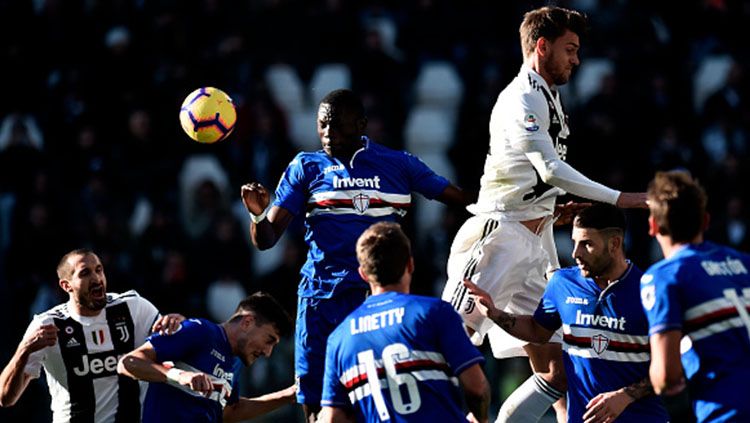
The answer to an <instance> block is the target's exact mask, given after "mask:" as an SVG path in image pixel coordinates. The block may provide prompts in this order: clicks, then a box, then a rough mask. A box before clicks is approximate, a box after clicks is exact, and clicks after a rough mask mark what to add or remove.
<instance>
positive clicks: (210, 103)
mask: <svg viewBox="0 0 750 423" xmlns="http://www.w3.org/2000/svg"><path fill="white" fill-rule="evenodd" d="M236 122H237V111H236V110H235V109H234V102H233V101H232V99H231V98H230V97H229V96H228V95H227V93H225V92H224V91H222V90H220V89H218V88H214V87H203V88H198V89H197V90H195V91H193V92H192V93H190V94H189V95H188V96H187V98H185V101H184V102H183V103H182V108H181V109H180V123H181V124H182V129H183V130H184V131H185V133H186V134H188V136H189V137H190V138H192V139H194V140H195V141H198V142H200V143H204V144H212V143H215V142H217V141H221V140H223V139H224V138H226V137H228V136H229V134H231V133H232V130H233V129H234V124H235V123H236Z"/></svg>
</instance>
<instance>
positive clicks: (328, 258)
mask: <svg viewBox="0 0 750 423" xmlns="http://www.w3.org/2000/svg"><path fill="white" fill-rule="evenodd" d="M363 142H364V147H363V148H362V149H360V150H359V151H357V152H356V153H355V154H354V156H353V157H352V159H351V160H350V161H349V162H343V161H341V160H339V159H337V158H334V157H330V156H328V155H327V154H326V153H325V152H324V151H323V150H319V151H316V152H312V153H307V152H305V153H299V154H298V155H297V156H296V157H295V158H294V160H292V162H291V163H289V166H288V167H287V169H286V171H285V172H284V175H283V176H282V177H281V181H279V186H278V187H277V188H276V199H275V200H274V202H273V205H274V206H278V207H282V208H284V209H286V210H287V211H289V212H290V213H291V214H293V215H295V216H297V215H300V214H302V213H304V215H305V227H306V234H305V241H306V242H307V245H308V246H309V251H308V253H307V262H306V263H305V264H304V266H303V267H302V270H301V273H302V275H303V276H305V277H306V278H305V281H303V283H302V284H301V285H300V288H299V295H300V296H302V297H317V298H329V297H331V295H333V291H334V290H341V289H346V288H348V287H351V286H357V287H359V288H363V289H365V288H367V285H366V284H365V283H364V281H362V279H361V278H360V276H359V274H358V273H357V267H358V264H357V257H356V253H355V245H356V243H357V238H359V236H360V235H361V234H362V232H364V231H365V229H367V228H368V227H370V225H372V224H373V223H375V222H379V221H394V220H396V219H398V218H399V217H402V216H404V215H405V214H406V212H407V210H408V209H409V208H410V206H411V202H412V199H411V193H412V191H416V192H418V193H420V194H422V195H424V196H425V197H427V198H430V199H432V198H435V197H437V196H438V195H440V194H441V193H442V192H443V191H444V190H445V188H446V187H447V186H448V184H449V182H448V180H446V179H445V178H443V177H442V176H439V175H437V174H435V172H433V171H432V170H431V169H430V168H429V167H427V165H426V164H424V163H423V162H422V161H421V160H420V159H419V158H417V157H416V156H414V155H411V154H409V153H407V152H404V151H396V150H391V149H389V148H387V147H384V146H382V145H380V144H377V143H375V142H372V141H370V140H369V139H367V138H366V137H364V138H363Z"/></svg>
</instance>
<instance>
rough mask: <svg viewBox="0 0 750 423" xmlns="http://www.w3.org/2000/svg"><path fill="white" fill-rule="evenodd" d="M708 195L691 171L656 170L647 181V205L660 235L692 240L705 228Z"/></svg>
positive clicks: (673, 238) (680, 240)
mask: <svg viewBox="0 0 750 423" xmlns="http://www.w3.org/2000/svg"><path fill="white" fill-rule="evenodd" d="M707 204H708V197H707V196H706V191H705V190H704V189H703V187H702V186H701V185H700V184H699V183H698V182H697V181H696V180H694V179H693V177H692V176H690V173H688V172H685V171H681V170H673V171H669V172H657V173H656V175H655V176H654V179H653V180H651V182H650V183H649V184H648V206H649V209H650V211H651V216H652V217H653V218H654V220H655V221H656V225H657V226H658V227H659V233H660V234H661V235H667V236H669V237H670V238H672V241H674V242H681V243H683V242H690V241H692V240H693V239H694V238H695V237H696V236H698V235H699V234H700V233H701V231H702V230H703V222H704V221H705V218H706V206H707Z"/></svg>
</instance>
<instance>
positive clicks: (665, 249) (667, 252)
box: [656, 233, 703, 259]
mask: <svg viewBox="0 0 750 423" xmlns="http://www.w3.org/2000/svg"><path fill="white" fill-rule="evenodd" d="M656 241H657V242H658V243H659V246H660V247H661V252H662V253H664V258H665V259H668V258H670V257H672V256H673V255H675V253H677V252H678V251H680V250H682V249H683V248H685V247H687V246H688V245H691V244H700V243H702V242H703V233H700V234H698V235H696V236H695V238H693V239H692V240H690V242H675V241H672V238H671V237H669V236H664V235H657V236H656Z"/></svg>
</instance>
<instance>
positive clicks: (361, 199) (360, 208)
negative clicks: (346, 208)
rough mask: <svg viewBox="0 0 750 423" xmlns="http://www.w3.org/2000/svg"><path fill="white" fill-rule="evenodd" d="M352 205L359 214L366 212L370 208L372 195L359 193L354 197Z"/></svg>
mask: <svg viewBox="0 0 750 423" xmlns="http://www.w3.org/2000/svg"><path fill="white" fill-rule="evenodd" d="M352 206H354V210H356V211H357V212H358V213H359V214H362V213H364V212H365V211H367V209H368V208H370V197H369V196H368V195H365V194H362V193H359V194H357V195H355V196H354V198H352Z"/></svg>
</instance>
